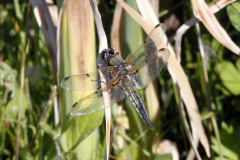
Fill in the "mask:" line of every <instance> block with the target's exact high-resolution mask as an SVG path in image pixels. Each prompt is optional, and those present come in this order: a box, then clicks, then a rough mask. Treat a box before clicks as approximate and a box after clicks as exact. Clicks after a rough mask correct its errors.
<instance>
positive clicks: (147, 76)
mask: <svg viewBox="0 0 240 160" xmlns="http://www.w3.org/2000/svg"><path fill="white" fill-rule="evenodd" d="M169 56H170V52H169V50H168V49H166V48H162V49H160V50H157V51H156V53H155V54H153V55H152V56H150V57H148V58H147V59H146V60H145V61H144V63H141V64H139V65H137V66H135V67H133V68H131V69H130V73H131V74H130V77H131V80H132V82H133V84H134V85H135V87H136V88H138V89H141V88H144V87H146V86H147V85H148V84H149V83H151V82H152V81H153V80H154V79H155V78H156V77H157V76H158V74H159V73H160V71H161V70H162V68H163V67H164V66H165V65H166V63H167V61H168V58H169Z"/></svg>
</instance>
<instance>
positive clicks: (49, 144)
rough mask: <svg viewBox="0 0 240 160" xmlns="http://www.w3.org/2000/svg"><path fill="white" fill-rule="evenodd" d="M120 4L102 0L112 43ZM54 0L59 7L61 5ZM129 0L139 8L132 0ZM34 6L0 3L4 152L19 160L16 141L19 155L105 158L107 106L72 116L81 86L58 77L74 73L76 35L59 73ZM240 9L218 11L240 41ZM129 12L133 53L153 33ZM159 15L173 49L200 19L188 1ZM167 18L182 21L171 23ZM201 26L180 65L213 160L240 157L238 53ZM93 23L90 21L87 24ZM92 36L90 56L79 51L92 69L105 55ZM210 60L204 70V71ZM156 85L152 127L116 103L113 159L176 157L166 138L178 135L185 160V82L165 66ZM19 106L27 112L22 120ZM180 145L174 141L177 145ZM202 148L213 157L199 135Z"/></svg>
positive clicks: (127, 48)
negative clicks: (69, 86) (67, 86)
mask: <svg viewBox="0 0 240 160" xmlns="http://www.w3.org/2000/svg"><path fill="white" fill-rule="evenodd" d="M57 2H59V1H57ZM57 2H55V3H57ZM130 2H132V1H130ZM207 2H208V3H209V4H210V3H211V1H207ZM116 4H117V2H116V1H115V0H111V1H99V2H98V7H99V8H98V9H99V12H100V14H101V17H102V21H103V22H102V23H103V27H104V29H105V32H106V34H107V38H108V43H109V44H111V43H110V37H111V36H110V32H111V26H112V21H113V15H114V12H115V5H116ZM53 5H57V6H61V4H59V3H58V4H53ZM130 5H131V6H132V7H133V8H135V9H136V10H138V9H137V5H136V4H135V3H133V4H130ZM27 7H28V3H27V2H26V1H20V2H19V1H18V0H14V2H10V1H9V2H0V159H16V158H18V156H17V155H16V151H17V150H18V149H17V146H18V145H19V159H57V158H59V159H104V158H105V154H106V136H105V128H106V124H105V119H104V116H103V112H97V113H93V114H90V115H87V116H80V117H72V116H71V115H70V114H69V110H70V108H71V105H72V104H74V102H75V101H76V100H78V98H79V95H80V93H79V92H77V93H76V92H71V93H70V92H67V91H63V90H62V88H61V87H60V85H59V81H60V80H61V79H62V78H63V77H65V76H67V75H71V74H73V73H74V71H73V68H76V67H78V66H77V65H76V64H74V65H76V66H74V65H72V66H71V64H69V63H70V60H69V59H71V58H72V57H71V58H69V57H70V56H69V55H68V53H67V51H69V50H70V49H69V50H68V43H71V41H72V42H73V41H74V40H73V39H71V40H69V39H70V38H69V39H68V40H69V41H68V42H65V43H63V44H64V45H63V44H61V49H62V50H64V51H63V53H62V54H65V55H64V56H66V57H64V58H65V59H61V63H62V66H60V67H59V68H60V69H61V71H60V72H63V73H60V74H59V73H56V71H55V69H54V65H56V64H54V60H55V61H57V60H56V57H55V59H53V58H54V57H52V56H50V54H49V53H50V52H51V51H49V48H48V44H47V43H46V39H45V38H46V37H44V34H43V33H42V30H41V29H40V28H39V26H38V24H37V21H36V18H35V14H34V12H33V9H32V8H31V10H30V12H28V11H27V9H28V8H27ZM239 7H240V2H239V1H237V2H235V3H232V4H230V5H229V6H227V7H225V8H223V9H221V10H220V11H219V12H218V13H216V14H215V16H216V18H217V20H218V21H219V23H220V24H221V25H222V26H223V28H224V29H225V31H226V32H227V33H228V35H229V36H230V37H231V39H232V40H233V42H234V43H235V44H236V45H237V46H240V34H239V31H240V18H239V17H240V12H239ZM123 12H124V16H123V20H122V23H121V27H122V28H121V29H122V30H121V50H122V52H123V56H124V57H126V56H127V54H128V53H130V52H131V51H132V50H133V49H134V48H135V47H136V46H137V45H138V44H139V43H140V42H142V41H143V39H144V37H145V36H146V34H145V33H144V32H143V30H142V29H141V27H140V25H139V24H138V23H137V22H135V21H134V20H133V19H132V18H131V17H130V16H129V15H128V14H127V13H126V12H125V11H123ZM79 15H80V16H81V15H82V14H79ZM158 15H160V17H159V18H160V21H161V23H165V24H166V25H167V28H168V29H167V32H166V33H167V36H168V38H169V42H170V43H171V45H172V46H173V48H175V44H174V43H175V42H174V39H173V36H174V35H175V34H176V31H177V29H178V27H180V26H181V25H182V24H184V23H185V22H186V21H187V20H189V19H190V18H191V17H193V7H192V5H191V3H190V2H189V1H186V0H184V1H181V2H179V1H176V0H175V1H173V0H170V1H166V0H163V1H161V8H160V13H159V14H158ZM28 16H29V17H30V18H29V20H28V18H27V17H28ZM170 20H172V21H173V22H176V23H173V22H171V23H170V22H169V21H170ZM199 26H200V31H201V32H199V31H198V30H197V29H196V27H195V26H194V27H192V28H190V29H189V30H188V31H187V32H186V33H185V34H184V36H183V39H182V45H181V47H182V51H181V66H182V67H183V70H184V72H185V74H186V75H187V78H188V80H189V83H190V85H191V88H192V91H193V93H194V96H195V99H196V102H197V105H198V108H199V111H200V114H201V118H202V123H203V126H204V129H205V133H206V135H207V137H208V140H209V145H210V150H211V151H210V152H211V158H212V159H227V160H237V159H240V152H239V151H240V139H239V135H240V129H239V121H240V116H239V114H240V59H239V56H238V55H236V54H234V53H232V52H231V51H229V50H228V49H227V48H225V47H224V46H223V45H222V44H221V43H220V42H219V41H218V40H216V39H215V38H214V37H213V36H212V34H211V33H210V32H209V31H208V30H207V29H206V28H205V26H204V25H203V24H202V23H201V22H199ZM65 27H66V26H65ZM64 29H66V28H64V25H63V28H62V30H61V34H62V35H63V37H64V36H66V35H64V32H65V30H64ZM90 29H92V28H83V30H86V32H87V30H90ZM198 33H200V39H201V40H202V42H203V45H202V46H201V47H203V49H204V52H205V53H206V55H207V56H206V57H205V59H203V58H202V57H201V56H200V51H199V50H200V49H199V48H200V47H199V43H198V37H197V34H198ZM94 34H95V33H94V31H93V39H94V40H93V41H95V43H96V44H94V45H92V51H91V52H93V53H94V54H93V55H91V58H92V59H95V60H90V59H88V58H89V56H90V53H89V54H87V55H84V56H86V57H81V58H83V61H84V59H85V60H86V61H85V62H84V63H87V61H88V62H89V61H91V62H92V64H89V66H90V68H88V69H89V70H90V71H94V70H96V68H97V67H96V65H93V64H95V63H96V62H95V61H96V57H97V53H98V47H95V46H97V44H98V43H99V42H98V40H97V38H95V35H94ZM27 35H28V36H27ZM65 38H66V37H65ZM71 38H72V37H71ZM26 39H28V41H27V43H26ZM63 41H64V40H63ZM66 41H67V40H66ZM84 41H85V39H84ZM25 46H26V47H25ZM109 46H111V45H109ZM75 47H76V46H75ZM96 48H97V49H96ZM25 53H26V61H24V57H25V55H24V54H25ZM95 53H96V54H95ZM68 58H69V59H68ZM66 59H67V60H68V61H67V60H66ZM65 60H66V61H65ZM62 61H64V62H62ZM81 62H82V61H81ZM205 63H206V64H207V65H206V66H207V67H206V73H207V75H206V74H204V73H205V70H204V69H205V68H204V64H205ZM63 64H64V65H65V66H63ZM66 66H67V68H65V67H66ZM55 67H56V66H55ZM68 67H69V68H68ZM59 68H58V69H59ZM55 76H57V77H55ZM206 77H207V79H208V82H207V81H206ZM55 79H57V80H55ZM56 81H57V82H56ZM55 85H56V86H57V88H56V86H55ZM154 86H155V89H156V90H157V93H158V94H157V98H158V99H159V100H158V101H157V104H160V111H159V113H158V116H157V119H156V120H154V122H153V123H154V127H155V128H154V129H153V130H149V129H148V127H147V126H146V124H144V123H143V122H142V121H141V119H140V118H139V116H138V115H137V112H136V111H135V110H134V108H133V106H132V104H131V103H130V102H129V100H125V101H123V103H122V104H123V109H124V110H125V111H122V112H119V109H118V107H117V105H115V106H113V107H112V119H111V137H110V138H111V142H110V144H111V146H110V156H109V157H110V159H151V160H160V159H161V160H162V159H163V160H166V159H172V156H171V155H170V154H168V153H161V152H159V150H160V144H161V143H160V142H161V141H163V140H169V141H171V142H173V143H174V145H175V147H176V149H177V151H178V154H179V158H180V159H186V157H187V154H188V152H189V150H190V149H191V144H190V142H189V140H188V137H187V134H186V131H185V128H184V124H183V122H182V118H181V112H180V108H179V106H180V105H181V99H179V97H178V86H177V84H175V83H174V82H173V80H172V78H171V76H170V74H169V72H168V70H167V67H165V68H164V69H163V71H162V72H161V74H160V75H159V76H158V79H157V80H156V82H155V85H154ZM146 93H149V92H145V90H140V91H139V94H140V96H141V97H142V100H143V101H144V104H145V105H146V106H147V104H149V103H148V102H147V99H148V97H147V96H148V95H146ZM74 95H75V96H74ZM67 96H69V97H67ZM152 104H155V102H153V103H152ZM20 106H21V110H20V113H19V107H20ZM151 107H154V106H147V108H148V110H151ZM57 108H58V110H57ZM19 114H21V117H20V118H21V119H18V118H19ZM187 120H188V121H190V120H189V119H187ZM19 122H20V123H19ZM18 124H19V125H20V137H19V139H18V138H17V135H18ZM98 126H99V127H98ZM127 126H130V128H128V127H127ZM174 145H170V146H167V148H168V147H169V148H170V147H173V148H174ZM198 152H199V154H200V157H201V158H202V159H208V157H207V155H206V153H205V150H204V148H203V146H202V145H201V144H200V143H199V146H198ZM16 156H17V157H16Z"/></svg>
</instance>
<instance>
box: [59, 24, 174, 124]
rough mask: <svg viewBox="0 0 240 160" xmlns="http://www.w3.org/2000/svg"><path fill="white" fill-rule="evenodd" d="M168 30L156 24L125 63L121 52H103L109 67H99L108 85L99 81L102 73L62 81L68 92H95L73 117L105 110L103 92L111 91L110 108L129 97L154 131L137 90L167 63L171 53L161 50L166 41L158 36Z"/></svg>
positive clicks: (79, 104)
mask: <svg viewBox="0 0 240 160" xmlns="http://www.w3.org/2000/svg"><path fill="white" fill-rule="evenodd" d="M165 31H166V26H165V25H164V24H161V23H160V24H158V25H156V26H155V27H154V28H153V29H152V30H151V32H150V33H149V34H148V36H147V38H146V39H145V40H144V41H143V43H142V44H140V45H139V46H138V47H137V48H136V49H135V50H134V51H133V52H132V53H130V54H129V55H128V56H127V58H126V59H125V60H124V59H123V58H122V57H121V55H120V54H119V52H115V51H114V50H113V49H111V48H108V49H104V50H103V51H102V52H101V53H100V56H101V58H102V59H103V61H104V62H105V64H106V66H104V67H99V70H100V71H101V72H102V73H103V75H104V77H105V79H106V82H103V83H102V81H101V80H100V74H99V71H94V72H90V73H87V74H79V75H72V76H68V77H66V78H64V79H63V80H62V81H61V87H62V88H64V89H66V90H73V91H74V90H78V91H79V90H80V91H88V90H93V93H91V94H89V95H87V96H85V97H83V98H80V100H79V101H77V102H76V103H75V104H73V106H72V108H71V115H72V116H81V115H86V114H90V113H93V112H96V111H100V110H103V109H106V107H105V105H104V99H103V92H105V91H109V93H110V95H111V105H112V104H114V103H116V102H118V101H121V100H123V99H124V98H125V97H128V98H129V99H130V100H131V102H132V103H133V105H134V107H135V109H136V110H137V112H138V114H139V115H140V117H141V118H142V120H143V121H144V122H145V123H146V124H147V125H148V127H149V128H152V125H151V123H150V120H149V117H148V114H147V111H146V109H145V107H144V104H143V102H142V100H141V98H140V96H139V94H138V93H137V91H136V88H137V89H142V88H145V87H146V86H147V85H148V84H150V83H151V82H152V81H153V80H154V79H155V78H156V77H157V76H158V75H159V73H160V71H161V70H162V68H163V67H164V66H165V65H166V64H167V61H168V58H169V56H170V52H169V50H168V49H167V48H161V49H158V48H159V46H160V44H161V43H162V40H163V38H161V37H160V36H159V35H160V33H161V32H165Z"/></svg>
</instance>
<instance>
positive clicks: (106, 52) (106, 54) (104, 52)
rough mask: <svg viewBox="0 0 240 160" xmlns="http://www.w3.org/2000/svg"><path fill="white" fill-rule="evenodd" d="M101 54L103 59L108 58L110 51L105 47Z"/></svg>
mask: <svg viewBox="0 0 240 160" xmlns="http://www.w3.org/2000/svg"><path fill="white" fill-rule="evenodd" d="M101 55H102V59H103V60H106V59H107V58H108V51H107V50H106V49H104V50H103V51H102V53H101Z"/></svg>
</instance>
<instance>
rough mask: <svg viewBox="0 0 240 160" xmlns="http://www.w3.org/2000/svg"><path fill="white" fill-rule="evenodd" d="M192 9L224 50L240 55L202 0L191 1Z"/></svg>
mask: <svg viewBox="0 0 240 160" xmlns="http://www.w3.org/2000/svg"><path fill="white" fill-rule="evenodd" d="M192 3H193V4H194V7H195V9H196V11H197V13H198V16H199V18H200V19H201V20H202V22H203V24H204V25H205V27H206V28H207V29H208V31H209V32H210V33H211V34H212V35H213V36H214V37H215V38H216V39H217V40H218V41H219V42H220V43H222V45H224V46H225V47H226V48H228V49H229V50H230V51H232V52H233V53H235V54H237V55H240V48H239V47H238V46H237V45H236V44H235V43H234V42H233V41H232V39H231V38H230V37H229V35H228V34H227V32H226V31H225V29H224V28H223V27H222V26H221V25H220V24H219V22H218V20H217V19H216V17H215V16H214V14H213V13H212V12H211V10H210V9H209V7H208V5H207V4H206V2H205V1H204V0H192Z"/></svg>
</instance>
